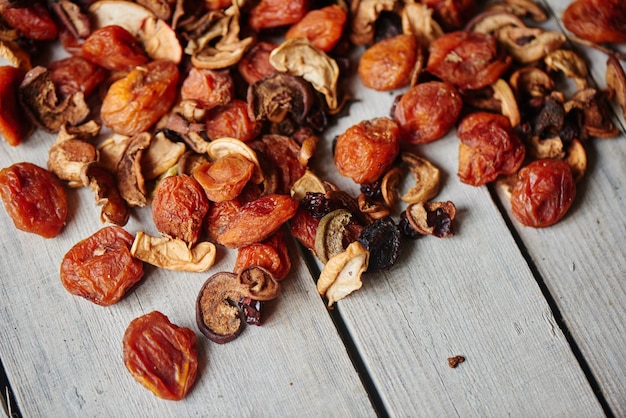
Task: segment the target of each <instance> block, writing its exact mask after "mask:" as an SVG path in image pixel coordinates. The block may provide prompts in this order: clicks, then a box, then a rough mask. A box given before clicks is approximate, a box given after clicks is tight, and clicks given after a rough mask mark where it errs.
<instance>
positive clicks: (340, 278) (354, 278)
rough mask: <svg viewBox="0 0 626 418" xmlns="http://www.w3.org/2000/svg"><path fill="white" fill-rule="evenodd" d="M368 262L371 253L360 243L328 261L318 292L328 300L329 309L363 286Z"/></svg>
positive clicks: (318, 285) (353, 243)
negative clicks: (363, 275) (362, 276)
mask: <svg viewBox="0 0 626 418" xmlns="http://www.w3.org/2000/svg"><path fill="white" fill-rule="evenodd" d="M368 262H369V251H367V250H366V249H365V247H364V246H363V245H362V244H361V243H360V242H358V241H354V242H352V243H351V244H350V245H348V247H347V248H346V250H345V251H344V252H342V253H339V254H337V255H335V256H333V257H332V258H331V259H330V260H328V262H327V263H326V265H325V266H324V269H323V270H322V272H321V273H320V277H319V279H318V281H317V291H318V292H319V294H320V295H321V296H322V297H325V298H326V299H327V300H328V307H331V306H332V305H333V304H334V303H335V302H336V301H338V300H341V299H343V298H345V297H346V296H348V295H349V294H350V293H352V292H354V291H355V290H358V289H360V288H361V287H362V286H363V282H362V281H361V275H362V274H363V273H364V272H365V271H366V270H367V266H368Z"/></svg>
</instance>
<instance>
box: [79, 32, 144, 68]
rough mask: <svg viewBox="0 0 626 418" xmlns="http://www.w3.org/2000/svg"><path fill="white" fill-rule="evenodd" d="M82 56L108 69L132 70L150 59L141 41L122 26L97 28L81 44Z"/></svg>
mask: <svg viewBox="0 0 626 418" xmlns="http://www.w3.org/2000/svg"><path fill="white" fill-rule="evenodd" d="M81 54H82V56H83V57H84V58H85V59H87V60H89V61H91V62H93V63H94V64H97V65H99V66H101V67H102V68H106V69H107V70H115V71H130V70H132V69H133V68H135V67H136V66H138V65H143V64H145V63H147V62H148V61H149V58H148V55H147V54H146V52H145V51H144V49H143V47H142V46H141V43H140V42H139V41H138V40H137V38H135V36H134V35H133V34H132V33H130V32H129V31H128V30H126V29H124V28H123V27H121V26H117V25H109V26H104V27H102V28H99V29H96V30H95V31H93V32H92V33H91V35H89V37H87V39H85V41H84V42H83V44H82V46H81Z"/></svg>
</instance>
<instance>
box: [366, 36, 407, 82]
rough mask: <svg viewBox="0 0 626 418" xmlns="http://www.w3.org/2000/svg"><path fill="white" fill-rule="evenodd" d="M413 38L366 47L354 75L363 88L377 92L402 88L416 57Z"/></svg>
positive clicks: (380, 42)
mask: <svg viewBox="0 0 626 418" xmlns="http://www.w3.org/2000/svg"><path fill="white" fill-rule="evenodd" d="M418 46H419V45H418V43H417V38H415V36H413V35H406V34H401V35H396V36H393V37H391V38H386V39H383V40H382V41H379V42H377V43H375V44H374V45H372V46H371V47H369V48H368V49H367V50H365V52H363V55H361V59H360V60H359V67H358V74H359V77H360V79H361V82H362V83H363V85H365V86H366V87H369V88H371V89H374V90H378V91H387V90H394V89H398V88H401V87H405V86H407V85H408V84H409V82H410V81H411V76H412V73H413V71H412V70H413V67H414V66H415V63H416V62H417V57H418Z"/></svg>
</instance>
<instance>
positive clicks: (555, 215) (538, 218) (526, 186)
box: [511, 159, 576, 228]
mask: <svg viewBox="0 0 626 418" xmlns="http://www.w3.org/2000/svg"><path fill="white" fill-rule="evenodd" d="M575 197H576V183H575V182H574V177H573V176H572V171H571V169H570V167H569V166H568V165H567V163H565V162H564V161H561V160H551V159H543V160H537V161H533V162H532V163H530V164H528V165H527V166H526V167H524V168H522V169H521V170H520V171H519V174H518V179H517V182H516V183H515V186H514V188H513V191H512V192H511V210H512V212H513V216H515V218H516V219H517V220H518V221H520V222H521V223H523V224H524V225H526V226H531V227H534V228H544V227H547V226H550V225H554V224H555V223H557V222H558V221H560V220H561V219H562V218H563V217H564V216H565V214H566V213H567V211H568V210H569V208H570V207H571V205H572V203H573V201H574V198H575Z"/></svg>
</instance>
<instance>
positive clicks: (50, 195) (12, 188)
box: [0, 162, 67, 238]
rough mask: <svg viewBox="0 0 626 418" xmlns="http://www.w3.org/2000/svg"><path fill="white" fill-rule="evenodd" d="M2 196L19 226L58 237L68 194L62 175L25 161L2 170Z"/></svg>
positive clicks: (0, 182) (0, 189)
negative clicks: (57, 175) (59, 175)
mask: <svg viewBox="0 0 626 418" xmlns="http://www.w3.org/2000/svg"><path fill="white" fill-rule="evenodd" d="M0 197H1V198H2V202H3V203H4V207H5V208H6V210H7V213H8V214H9V216H10V217H11V219H12V220H13V223H14V225H15V227H16V228H17V229H20V230H22V231H26V232H31V233H33V234H37V235H41V236H42V237H44V238H53V237H56V236H57V235H58V234H59V233H60V232H61V230H62V229H63V226H64V225H65V220H66V218H67V195H66V193H65V189H64V188H63V186H62V185H61V182H60V181H59V179H58V178H57V177H56V176H54V175H53V174H52V173H51V172H49V171H48V170H46V169H44V168H41V167H39V166H37V165H35V164H32V163H28V162H22V163H15V164H13V165H11V166H10V167H6V168H3V169H2V170H0Z"/></svg>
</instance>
